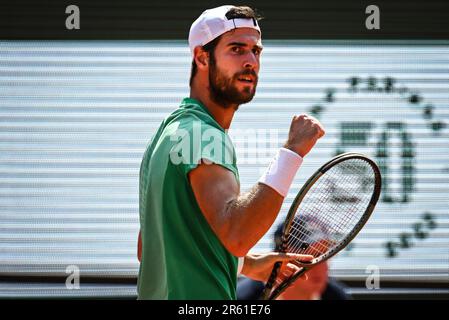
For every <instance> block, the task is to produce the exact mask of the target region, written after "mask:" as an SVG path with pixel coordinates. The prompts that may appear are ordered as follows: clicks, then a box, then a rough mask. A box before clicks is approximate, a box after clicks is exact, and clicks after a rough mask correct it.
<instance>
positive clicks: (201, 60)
mask: <svg viewBox="0 0 449 320" xmlns="http://www.w3.org/2000/svg"><path fill="white" fill-rule="evenodd" d="M193 52H194V59H195V62H196V66H197V68H198V69H201V70H204V69H207V68H208V67H209V53H208V52H207V51H204V50H203V48H201V47H200V46H198V47H196V48H195V50H194V51H193Z"/></svg>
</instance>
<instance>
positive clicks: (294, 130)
mask: <svg viewBox="0 0 449 320" xmlns="http://www.w3.org/2000/svg"><path fill="white" fill-rule="evenodd" d="M324 133H325V132H324V128H323V126H322V125H321V123H320V122H319V121H318V120H317V119H315V118H314V117H312V116H308V115H306V114H302V115H300V116H294V117H293V119H292V123H291V125H290V132H289V133H288V140H287V142H286V143H285V145H284V148H287V149H290V150H292V151H294V152H296V153H297V154H299V155H300V156H301V157H304V156H305V155H306V154H308V153H309V151H310V150H311V149H312V148H313V146H314V145H315V143H316V142H317V140H318V139H319V138H321V137H322V136H324Z"/></svg>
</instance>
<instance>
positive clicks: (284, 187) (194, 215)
mask: <svg viewBox="0 0 449 320" xmlns="http://www.w3.org/2000/svg"><path fill="white" fill-rule="evenodd" d="M258 20H259V17H258V16H257V15H256V13H255V12H254V11H253V10H252V9H251V8H249V7H234V6H221V7H217V8H214V9H209V10H206V11H204V12H203V13H202V14H201V15H200V17H199V18H198V19H197V20H196V21H194V22H193V24H192V26H191V28H190V33H189V47H190V50H191V54H192V73H191V79H190V96H189V97H188V98H185V99H184V100H183V101H182V102H181V105H180V107H179V108H178V109H177V110H175V111H174V112H173V113H172V114H170V115H169V116H167V117H166V118H165V119H164V121H163V122H162V124H161V125H160V127H159V129H158V130H157V132H156V134H155V135H154V136H153V138H152V141H151V143H150V144H149V145H148V147H147V149H146V151H145V153H144V156H143V160H142V163H141V168H140V186H139V191H140V203H139V211H140V227H141V233H140V234H139V243H141V253H140V254H141V264H140V270H139V278H138V298H139V299H235V298H236V283H237V275H238V273H239V272H241V273H243V274H244V275H246V276H248V277H250V278H253V279H255V280H263V281H266V279H267V278H268V276H269V274H270V272H271V269H272V267H273V264H274V262H275V261H284V262H286V261H288V260H294V259H300V260H304V261H307V260H310V259H312V256H300V255H288V254H277V253H268V254H258V255H256V254H248V251H249V250H250V249H251V248H252V247H253V246H254V245H255V244H256V243H257V242H258V241H259V239H260V238H261V237H262V236H263V235H264V234H265V233H266V232H267V231H268V229H269V228H270V226H271V225H272V224H273V222H274V221H275V219H276V216H277V215H278V213H279V211H280V209H281V205H282V202H283V200H284V198H285V196H286V195H287V193H288V190H289V188H290V185H291V183H292V180H293V178H294V176H295V174H296V172H297V170H298V169H299V167H300V165H301V163H302V162H303V158H304V156H306V154H307V153H308V152H309V151H310V150H311V149H312V147H313V146H314V145H315V143H316V141H317V140H318V139H319V138H321V137H322V136H323V135H324V129H323V127H322V126H321V124H320V123H319V122H318V121H317V120H316V119H314V118H313V117H310V116H307V115H299V116H296V115H295V116H293V119H292V122H291V124H290V131H289V135H288V139H287V141H286V142H285V145H284V147H283V148H281V149H279V151H278V153H277V154H276V156H275V157H274V159H273V161H272V163H271V164H270V166H269V167H268V168H267V170H266V172H265V174H263V175H262V177H261V178H260V180H259V181H258V182H257V183H256V184H255V185H254V186H253V187H252V189H251V190H250V191H249V192H247V193H242V194H241V193H240V185H239V173H238V169H237V166H236V156H235V150H234V147H233V145H232V142H231V141H230V139H229V136H228V135H227V129H229V127H230V125H231V122H232V119H233V117H234V113H235V112H236V111H237V110H238V108H239V106H240V105H242V104H245V103H247V102H249V101H251V100H252V98H253V97H254V95H255V93H256V87H257V82H258V73H259V69H260V55H261V52H262V49H263V48H262V41H261V30H260V27H259V24H258ZM290 266H291V264H290Z"/></svg>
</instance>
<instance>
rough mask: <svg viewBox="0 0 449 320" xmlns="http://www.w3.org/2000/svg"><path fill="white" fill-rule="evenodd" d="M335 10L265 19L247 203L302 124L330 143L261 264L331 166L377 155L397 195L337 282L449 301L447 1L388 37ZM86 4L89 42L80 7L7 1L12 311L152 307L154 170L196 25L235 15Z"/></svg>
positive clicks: (244, 180)
mask: <svg viewBox="0 0 449 320" xmlns="http://www.w3.org/2000/svg"><path fill="white" fill-rule="evenodd" d="M322 2H323V1H313V2H300V3H296V2H293V1H291V2H288V1H287V2H282V4H276V3H270V2H268V1H260V2H259V1H258V2H257V5H256V6H255V7H256V8H259V9H260V11H262V13H263V14H264V16H265V17H266V19H265V20H263V21H262V22H261V27H262V35H263V39H264V40H263V44H264V47H265V49H264V53H263V55H262V58H261V59H262V62H261V71H260V79H259V85H258V89H257V94H256V96H255V98H254V100H253V101H252V102H250V103H249V104H247V105H243V106H241V108H240V109H239V111H238V113H237V114H236V117H235V119H234V122H233V125H232V127H231V130H230V132H229V133H230V136H231V138H232V140H233V142H234V143H235V145H236V149H237V157H238V159H239V163H238V165H239V170H240V178H241V189H242V191H246V190H248V189H249V188H250V186H251V185H253V184H254V183H255V182H256V181H257V179H258V178H259V177H260V175H261V174H262V171H263V169H264V168H265V167H266V166H267V165H268V163H269V160H270V159H271V158H272V156H273V155H274V153H275V151H276V150H277V149H278V148H279V147H280V146H281V144H282V143H283V142H284V140H285V139H286V136H287V133H288V127H289V124H290V120H291V117H292V115H293V114H298V113H303V112H305V113H309V114H312V115H314V116H316V117H317V118H318V119H319V120H320V121H321V122H322V123H323V125H324V127H325V128H326V132H327V134H326V136H325V137H324V138H323V139H321V140H320V142H319V143H318V144H317V146H316V147H315V148H314V150H313V151H312V152H311V154H310V155H308V156H307V161H305V162H304V164H303V166H302V168H301V170H300V171H299V173H298V174H297V176H296V180H295V181H294V184H293V186H292V188H291V190H290V193H289V196H288V197H287V198H286V201H285V203H284V206H283V208H282V211H281V214H280V215H279V217H278V220H277V221H276V223H275V224H274V225H273V228H272V229H271V230H270V231H269V232H268V233H267V235H266V236H265V237H264V238H262V239H261V241H260V242H259V243H258V244H257V245H256V247H255V248H254V251H259V252H261V251H267V250H272V242H273V239H272V237H273V232H274V230H275V228H276V226H277V223H279V222H281V221H283V219H284V217H285V214H286V212H287V210H288V207H289V206H290V204H291V202H292V200H293V198H294V196H295V194H296V193H297V192H298V190H299V189H300V188H301V186H302V184H303V183H304V182H305V181H306V179H307V178H308V177H309V176H310V175H311V174H312V173H313V172H314V171H315V170H316V169H317V168H319V167H320V166H321V165H322V164H323V163H324V162H326V161H327V160H328V159H329V158H331V157H332V156H334V155H336V154H339V153H342V152H349V151H354V152H362V153H365V154H367V155H368V156H370V157H372V158H373V159H374V160H376V162H377V163H378V164H379V166H380V168H381V171H382V174H383V190H382V194H381V198H380V200H379V203H378V205H377V207H376V210H375V211H374V213H373V215H372V218H371V219H370V221H369V222H368V224H367V225H366V227H365V228H364V229H363V230H362V232H361V233H360V234H359V235H358V236H357V238H356V239H355V240H354V241H353V243H352V244H351V246H349V247H348V248H347V249H346V250H345V251H343V252H341V253H340V254H339V255H338V256H337V257H335V258H333V259H332V260H331V262H330V275H331V276H333V277H335V278H337V279H339V280H341V281H342V282H344V283H345V284H347V285H348V288H349V291H350V293H351V294H352V295H353V296H354V297H355V298H363V299H373V298H379V297H382V298H448V297H449V289H448V287H449V196H448V194H449V40H443V39H449V38H448V37H447V34H448V29H449V26H448V24H447V21H446V20H445V19H447V5H446V2H444V1H428V2H416V1H411V2H408V4H409V6H408V7H407V6H405V7H403V6H404V5H405V4H401V3H403V2H402V1H390V4H389V5H388V4H385V6H386V7H383V2H379V3H378V6H379V8H380V12H381V16H380V27H381V29H380V30H379V31H380V32H381V33H379V34H376V32H378V31H377V30H376V31H374V30H371V31H369V35H368V33H363V32H368V30H367V29H366V28H365V17H366V16H367V14H365V13H364V12H365V9H364V8H365V7H366V6H367V5H368V4H371V3H368V4H367V5H366V6H365V4H363V5H361V9H360V11H359V10H358V9H354V8H355V7H354V6H352V5H351V6H346V5H345V3H346V2H342V3H341V5H340V2H338V3H334V4H331V3H330V2H323V3H322ZM355 2H356V3H358V1H355ZM79 3H80V4H79V7H80V11H81V29H80V30H71V31H70V30H67V29H65V25H64V24H65V16H66V15H65V14H64V11H65V7H66V5H65V3H64V1H55V2H51V1H47V2H46V1H40V2H35V1H28V2H25V1H18V2H14V3H13V2H12V1H11V2H10V3H6V4H3V2H2V7H1V10H0V25H1V28H0V39H2V40H0V297H30V296H31V297H121V298H132V299H134V298H135V297H136V288H135V283H136V277H137V271H138V261H137V259H136V245H137V234H138V230H139V220H138V219H139V215H138V194H139V192H138V175H139V166H140V161H141V159H142V156H143V152H144V150H145V147H146V145H147V143H148V142H149V141H150V139H151V137H152V135H153V134H154V132H155V130H156V129H157V127H158V126H159V124H160V122H161V120H162V119H163V118H164V117H165V116H167V115H168V114H169V113H170V112H172V111H173V110H174V109H176V108H177V107H178V105H179V103H180V101H181V99H182V98H183V97H185V96H188V95H189V87H188V80H189V76H190V65H191V57H190V53H189V49H188V46H187V34H188V30H189V27H190V24H191V22H192V21H193V20H194V19H195V18H196V17H197V16H198V15H199V14H200V13H201V12H202V11H203V10H204V9H206V8H209V7H213V6H215V5H216V4H217V5H218V4H221V3H218V2H207V4H205V3H202V2H198V3H197V2H195V3H193V4H190V5H187V4H181V2H180V1H179V3H176V2H169V3H166V4H165V5H156V4H149V3H148V2H146V1H136V0H134V1H127V2H126V3H125V2H124V3H122V4H121V3H119V2H114V1H95V2H90V4H88V3H86V5H84V4H83V3H81V2H79ZM236 3H240V2H236ZM246 3H248V4H252V3H251V2H246ZM326 3H327V4H326ZM360 3H363V2H360ZM360 3H359V4H360ZM19 4H20V7H18V5H19ZM41 4H42V5H43V6H44V4H45V6H44V7H41V6H40V5H41ZM71 4H72V3H71ZM393 4H394V5H393ZM67 5H68V4H67ZM388 6H390V8H393V9H392V11H389V10H384V9H383V8H387V7H388ZM5 8H6V9H5ZM60 8H62V9H60ZM19 9H20V10H19ZM8 10H10V11H8ZM444 10H446V11H444ZM60 11H61V12H62V16H61V17H62V18H61V19H62V20H61V21H59V20H58V22H57V23H58V26H56V25H57V23H56V18H55V15H56V12H58V13H57V14H58V15H59V12H60ZM443 14H445V17H446V18H445V19H444V21H443ZM42 15H43V16H42ZM38 17H44V19H43V20H42V19H40V18H39V19H38ZM339 17H340V18H341V17H344V19H343V20H339ZM418 17H421V18H420V19H418ZM430 17H431V18H432V19H431V18H430ZM58 19H60V18H58ZM33 21H34V22H35V23H36V24H34V26H35V27H34V28H32V27H31V28H30V26H31V25H32V23H33ZM356 21H357V23H356ZM393 21H396V22H394V23H392V22H393ZM443 22H445V23H443ZM30 23H31V24H30ZM389 23H392V25H394V26H395V28H396V27H398V28H399V27H400V28H399V29H388V26H389ZM59 24H61V25H62V27H61V26H59ZM356 25H357V26H356ZM89 26H91V27H92V28H90V27H89ZM384 26H385V29H384ZM407 26H409V27H407ZM6 27H8V28H9V29H8V28H6ZM401 28H403V29H401ZM363 29H365V30H363ZM371 32H372V33H371ZM44 39H49V40H44ZM63 39H64V40H63ZM94 39H95V40H94ZM112 39H113V40H112ZM342 39H344V40H342ZM62 40H63V41H62ZM377 280H378V281H377Z"/></svg>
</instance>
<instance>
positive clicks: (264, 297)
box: [260, 261, 282, 300]
mask: <svg viewBox="0 0 449 320" xmlns="http://www.w3.org/2000/svg"><path fill="white" fill-rule="evenodd" d="M281 265H282V262H280V261H278V262H276V263H275V264H274V267H273V270H272V271H271V275H270V277H269V278H268V282H267V284H266V285H265V289H264V290H263V292H262V294H261V296H260V300H268V298H269V297H270V293H271V289H272V288H273V285H274V282H275V281H276V277H277V275H278V272H279V269H280V268H281Z"/></svg>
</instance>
